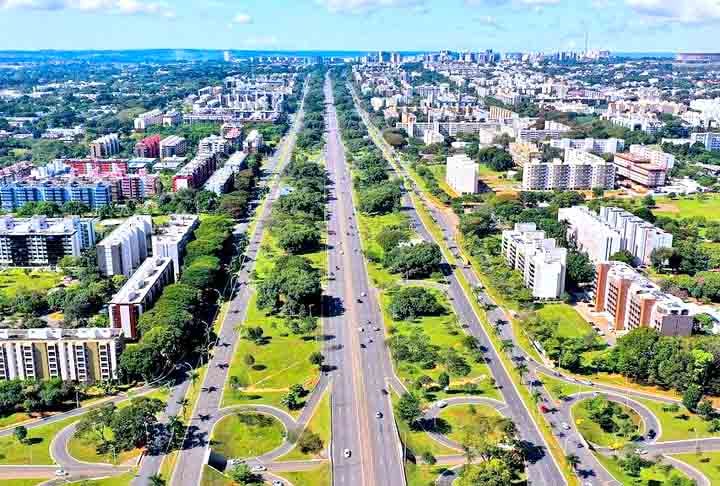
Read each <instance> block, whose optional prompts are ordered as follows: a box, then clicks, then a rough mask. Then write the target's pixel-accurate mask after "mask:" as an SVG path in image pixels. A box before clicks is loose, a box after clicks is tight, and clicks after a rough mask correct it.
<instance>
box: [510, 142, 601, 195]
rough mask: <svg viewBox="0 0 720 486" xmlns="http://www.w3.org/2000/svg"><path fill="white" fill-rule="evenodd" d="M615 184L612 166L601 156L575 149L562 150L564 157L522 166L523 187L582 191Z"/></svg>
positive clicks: (536, 189)
mask: <svg viewBox="0 0 720 486" xmlns="http://www.w3.org/2000/svg"><path fill="white" fill-rule="evenodd" d="M613 187H615V166H614V165H613V164H612V163H610V162H606V161H605V159H603V158H602V157H598V156H597V155H593V154H591V153H589V152H585V151H583V150H579V149H567V150H565V160H560V159H555V160H554V161H553V162H551V163H544V162H541V161H539V160H535V161H533V162H531V163H528V164H525V165H524V166H523V189H524V190H526V191H539V190H582V189H594V188H602V189H612V188H613Z"/></svg>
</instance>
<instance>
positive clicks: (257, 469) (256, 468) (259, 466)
mask: <svg viewBox="0 0 720 486" xmlns="http://www.w3.org/2000/svg"><path fill="white" fill-rule="evenodd" d="M250 470H251V471H252V472H254V473H259V472H265V471H267V467H265V466H263V465H262V464H257V465H255V466H253V467H251V468H250Z"/></svg>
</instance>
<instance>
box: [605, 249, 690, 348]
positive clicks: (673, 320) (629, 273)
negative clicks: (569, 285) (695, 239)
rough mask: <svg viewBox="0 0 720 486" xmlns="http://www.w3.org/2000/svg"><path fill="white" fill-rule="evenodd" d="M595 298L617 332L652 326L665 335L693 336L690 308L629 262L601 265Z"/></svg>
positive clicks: (608, 262) (612, 262) (610, 262)
mask: <svg viewBox="0 0 720 486" xmlns="http://www.w3.org/2000/svg"><path fill="white" fill-rule="evenodd" d="M593 297H594V304H595V311H596V312H602V313H604V314H606V315H607V316H608V317H609V318H610V321H611V323H612V326H613V327H614V328H615V329H617V330H625V331H631V330H633V329H637V328H640V327H649V328H652V329H655V330H656V331H658V332H659V333H661V334H662V335H664V336H689V335H690V334H692V329H693V320H694V319H693V315H692V311H691V308H690V306H688V305H687V304H686V303H685V302H683V301H682V300H680V299H679V298H677V297H675V296H672V295H669V294H666V293H664V292H662V291H661V290H660V288H659V287H658V286H657V285H655V284H654V283H653V282H651V281H650V280H648V279H647V278H646V277H644V276H643V275H641V274H639V273H638V272H637V271H636V270H635V269H634V268H632V267H631V266H629V265H627V264H625V263H622V262H615V261H607V262H601V263H599V264H598V265H597V268H596V272H595V283H594V289H593Z"/></svg>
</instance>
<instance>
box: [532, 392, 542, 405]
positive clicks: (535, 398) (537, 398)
mask: <svg viewBox="0 0 720 486" xmlns="http://www.w3.org/2000/svg"><path fill="white" fill-rule="evenodd" d="M532 399H533V402H535V403H538V402H539V401H540V400H542V393H540V390H533V391H532Z"/></svg>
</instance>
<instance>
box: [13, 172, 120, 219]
mask: <svg viewBox="0 0 720 486" xmlns="http://www.w3.org/2000/svg"><path fill="white" fill-rule="evenodd" d="M112 193H113V188H112V185H111V184H109V183H107V182H95V183H86V182H65V181H62V180H59V181H52V180H47V181H43V182H14V183H12V184H6V185H4V186H0V204H1V205H2V209H3V210H4V211H7V212H13V211H15V210H17V209H18V208H21V207H23V206H24V205H25V204H27V203H29V202H43V201H44V202H51V203H55V204H57V205H59V206H62V205H63V204H65V203H66V202H70V201H75V202H80V203H83V204H85V205H86V206H87V207H89V208H90V209H97V208H100V207H103V206H107V205H109V204H110V203H111V202H112V200H113V197H112Z"/></svg>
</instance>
